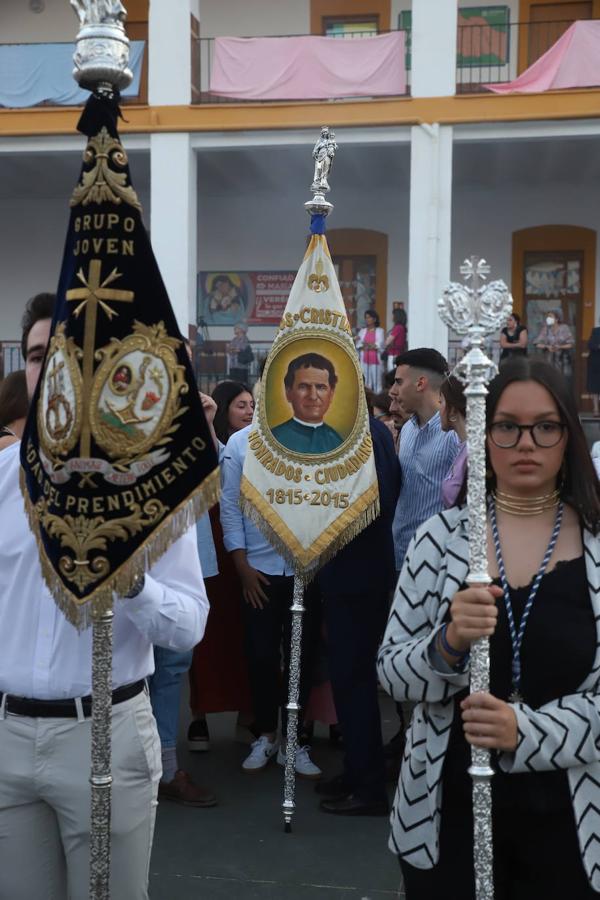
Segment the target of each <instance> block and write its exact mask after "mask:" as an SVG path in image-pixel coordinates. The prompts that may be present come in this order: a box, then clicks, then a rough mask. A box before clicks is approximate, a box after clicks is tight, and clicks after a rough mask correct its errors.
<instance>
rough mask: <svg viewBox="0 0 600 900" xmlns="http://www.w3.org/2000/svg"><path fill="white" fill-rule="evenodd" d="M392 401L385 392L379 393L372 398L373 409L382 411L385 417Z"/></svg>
mask: <svg viewBox="0 0 600 900" xmlns="http://www.w3.org/2000/svg"><path fill="white" fill-rule="evenodd" d="M391 402H392V399H391V397H390V395H389V394H388V393H387V392H386V391H381V392H380V393H379V394H375V396H374V397H373V407H377V409H382V410H383V411H384V413H386V415H389V412H390V405H391Z"/></svg>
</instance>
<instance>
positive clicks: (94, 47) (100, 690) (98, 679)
mask: <svg viewBox="0 0 600 900" xmlns="http://www.w3.org/2000/svg"><path fill="white" fill-rule="evenodd" d="M70 5H71V6H72V7H73V9H74V11H75V13H76V14H77V17H78V19H79V25H80V28H79V32H78V34H77V38H76V47H75V53H74V55H73V63H74V66H75V68H74V69H73V78H74V79H75V81H76V82H77V83H78V84H79V85H80V87H82V88H85V89H86V90H89V91H96V92H98V93H104V94H107V95H112V94H113V93H114V92H115V91H120V90H123V88H126V87H127V86H128V85H129V84H131V81H132V80H133V73H132V72H131V70H130V69H129V67H128V64H129V40H128V38H127V35H126V34H125V24H124V23H125V19H126V18H127V10H126V9H125V7H124V6H123V4H122V3H121V2H120V0H70ZM112 623H113V613H112V611H109V612H106V613H104V614H103V615H98V616H93V637H92V729H91V730H92V737H91V743H92V746H91V756H92V766H91V777H90V782H91V793H92V797H91V824H90V898H91V900H109V898H110V814H111V809H110V806H111V785H112V776H111V725H112V721H111V714H112V635H113V628H112Z"/></svg>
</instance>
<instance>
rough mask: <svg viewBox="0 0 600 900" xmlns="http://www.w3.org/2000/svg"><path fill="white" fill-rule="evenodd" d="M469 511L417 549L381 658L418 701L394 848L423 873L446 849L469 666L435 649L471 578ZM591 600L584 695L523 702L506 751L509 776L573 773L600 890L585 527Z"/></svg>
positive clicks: (599, 579) (592, 545)
mask: <svg viewBox="0 0 600 900" xmlns="http://www.w3.org/2000/svg"><path fill="white" fill-rule="evenodd" d="M466 526H467V511H466V509H464V508H463V509H458V508H454V509H450V510H447V511H446V512H443V513H440V514H439V515H437V516H434V517H433V518H431V519H429V520H428V521H427V522H425V524H424V525H423V526H422V527H421V528H420V529H419V530H418V531H417V533H416V535H415V537H414V538H413V540H412V542H411V545H410V547H409V549H408V553H407V556H406V561H405V564H404V567H403V569H402V572H401V575H400V578H399V581H398V585H397V588H396V594H395V597H394V602H393V605H392V610H391V613H390V617H389V620H388V624H387V628H386V632H385V636H384V639H383V643H382V645H381V648H380V651H379V657H378V663H377V665H378V672H379V679H380V681H381V683H382V685H383V686H384V687H385V689H386V690H387V691H388V692H389V693H390V694H391V695H392V697H393V698H394V699H395V700H398V701H405V700H412V701H416V707H415V709H414V712H413V716H412V720H411V724H410V727H409V729H408V733H407V738H406V747H405V751H404V758H403V761H402V770H401V775H400V781H399V784H398V789H397V792H396V797H395V800H394V806H393V808H392V815H391V824H392V833H391V837H390V849H391V850H393V851H394V852H395V853H397V854H399V855H400V856H402V857H403V858H404V859H406V861H407V862H409V863H410V864H411V865H413V866H416V867H417V868H421V869H428V868H431V867H432V866H434V865H435V864H436V862H437V860H438V854H439V843H438V842H439V831H440V810H441V804H442V790H441V778H442V767H443V763H444V756H445V753H446V748H447V746H448V738H449V735H450V728H451V725H452V718H453V714H454V702H453V697H454V695H455V694H456V693H457V692H458V691H460V690H461V689H462V688H464V687H466V686H467V684H468V680H469V676H468V672H466V673H464V674H458V673H456V672H450V671H448V672H447V673H444V672H437V671H435V670H434V668H433V667H432V665H431V663H430V661H429V653H428V650H429V647H430V645H431V644H432V643H433V641H435V636H436V634H437V633H438V631H439V629H440V628H441V626H442V624H443V619H444V615H445V613H446V611H447V610H448V607H449V604H450V601H451V599H452V596H453V595H454V593H455V592H456V591H457V590H458V589H460V586H461V585H462V584H464V582H465V579H466V577H467V572H468V567H469V545H468V540H467V530H466ZM584 552H585V562H586V571H587V579H588V585H589V589H590V598H591V602H592V607H593V611H594V617H595V621H596V655H595V658H594V666H593V668H592V670H591V672H590V673H589V675H588V676H587V678H586V679H585V681H584V682H583V684H582V685H581V686H580V688H579V690H578V692H577V693H576V694H570V695H568V696H564V697H561V698H559V699H558V700H554V701H552V702H551V703H546V704H545V705H544V706H542V707H540V708H539V709H531V708H530V707H528V706H527V705H526V704H517V705H515V706H514V709H515V712H516V715H517V721H518V732H519V743H518V746H517V749H516V750H515V752H514V753H503V754H500V756H499V763H500V766H501V768H502V769H503V771H505V772H515V773H518V772H545V771H552V770H555V769H562V770H564V769H566V770H567V772H568V779H569V787H570V792H571V798H572V801H573V809H574V813H575V821H576V824H577V831H578V836H579V847H580V850H581V855H582V859H583V863H584V866H585V870H586V872H587V874H588V877H589V879H590V882H591V885H592V887H593V888H594V889H595V890H596V891H600V537H594V536H593V535H592V534H590V533H589V532H587V531H584Z"/></svg>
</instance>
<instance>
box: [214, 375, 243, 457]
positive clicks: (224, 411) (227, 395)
mask: <svg viewBox="0 0 600 900" xmlns="http://www.w3.org/2000/svg"><path fill="white" fill-rule="evenodd" d="M245 393H247V394H250V395H252V391H251V390H250V388H249V387H248V386H247V385H245V384H242V382H241V381H220V382H219V383H218V385H217V386H216V388H215V389H214V391H213V392H212V394H211V397H212V398H213V400H214V401H215V403H216V404H217V411H216V413H215V419H214V422H213V426H214V429H215V434H216V435H217V437H218V439H219V440H220V441H221V443H222V444H226V443H227V441H228V440H229V407H230V406H231V404H232V403H233V401H234V400H235V398H236V397H239V396H240V394H245Z"/></svg>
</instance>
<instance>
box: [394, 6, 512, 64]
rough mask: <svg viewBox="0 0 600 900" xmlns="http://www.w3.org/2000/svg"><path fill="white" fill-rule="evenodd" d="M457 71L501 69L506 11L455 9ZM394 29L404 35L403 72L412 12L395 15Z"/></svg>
mask: <svg viewBox="0 0 600 900" xmlns="http://www.w3.org/2000/svg"><path fill="white" fill-rule="evenodd" d="M457 24H458V52H457V54H456V65H457V67H458V68H459V69H462V68H470V67H473V66H475V67H477V66H492V65H494V66H501V65H505V64H506V63H508V61H509V56H510V7H509V6H506V5H505V4H501V5H493V6H460V7H459V9H458V23H457ZM398 29H399V30H400V31H405V32H406V68H407V70H409V69H410V67H411V30H412V11H411V10H409V9H408V10H406V9H405V10H402V11H401V12H400V13H399V14H398Z"/></svg>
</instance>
